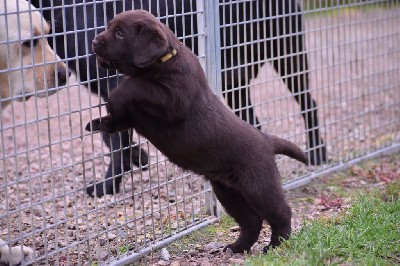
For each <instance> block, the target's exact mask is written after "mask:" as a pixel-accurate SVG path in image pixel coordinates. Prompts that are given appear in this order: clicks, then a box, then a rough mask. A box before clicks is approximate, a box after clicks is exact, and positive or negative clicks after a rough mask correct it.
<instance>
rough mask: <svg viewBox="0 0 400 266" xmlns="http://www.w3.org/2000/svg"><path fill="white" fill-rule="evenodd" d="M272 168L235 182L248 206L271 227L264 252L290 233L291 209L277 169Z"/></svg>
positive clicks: (278, 243)
mask: <svg viewBox="0 0 400 266" xmlns="http://www.w3.org/2000/svg"><path fill="white" fill-rule="evenodd" d="M272 168H275V169H268V168H267V167H266V168H265V170H266V171H260V173H263V175H260V176H246V178H242V179H240V180H239V182H237V184H236V185H237V187H238V188H239V187H240V188H241V192H242V194H243V197H244V198H245V199H246V201H247V202H248V203H249V206H251V208H253V209H254V211H255V212H256V213H257V214H258V215H259V216H260V217H261V218H262V219H263V220H266V221H267V222H268V224H269V225H270V227H271V231H272V234H271V242H270V244H269V245H268V246H266V247H264V250H263V251H264V252H267V250H268V249H270V248H274V247H277V246H279V245H280V244H281V242H282V241H283V240H286V239H288V238H289V237H290V234H291V218H292V211H291V209H290V206H289V205H288V204H287V203H286V200H285V196H284V193H283V189H282V186H281V184H280V175H279V172H278V169H277V168H276V166H275V167H272ZM254 172H257V171H254Z"/></svg>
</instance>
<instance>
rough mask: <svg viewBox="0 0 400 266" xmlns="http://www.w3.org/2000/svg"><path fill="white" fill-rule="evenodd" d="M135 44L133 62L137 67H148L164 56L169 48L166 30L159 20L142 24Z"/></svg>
mask: <svg viewBox="0 0 400 266" xmlns="http://www.w3.org/2000/svg"><path fill="white" fill-rule="evenodd" d="M138 32H139V33H138V35H137V37H136V40H135V41H134V45H133V50H132V52H133V63H134V64H135V65H136V66H137V67H141V68H144V67H147V66H149V65H151V64H153V63H154V62H155V61H156V60H157V59H159V58H160V57H162V56H163V55H164V54H165V53H166V51H167V49H168V40H167V36H166V34H165V32H164V31H163V29H162V28H161V26H160V24H159V23H157V22H155V21H154V22H153V21H152V22H150V23H149V24H142V25H141V26H140V29H138Z"/></svg>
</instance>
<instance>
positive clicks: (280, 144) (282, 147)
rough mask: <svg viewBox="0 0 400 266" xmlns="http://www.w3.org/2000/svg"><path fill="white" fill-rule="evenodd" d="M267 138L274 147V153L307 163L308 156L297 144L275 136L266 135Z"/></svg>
mask: <svg viewBox="0 0 400 266" xmlns="http://www.w3.org/2000/svg"><path fill="white" fill-rule="evenodd" d="M268 138H269V140H270V141H271V143H272V146H273V147H274V151H275V154H283V155H286V156H288V157H290V158H293V159H295V160H298V161H300V162H302V163H304V164H308V157H307V155H306V153H304V152H303V151H302V150H301V149H300V147H299V146H297V145H296V144H294V143H293V142H290V141H288V140H285V139H281V138H278V137H277V136H273V135H268Z"/></svg>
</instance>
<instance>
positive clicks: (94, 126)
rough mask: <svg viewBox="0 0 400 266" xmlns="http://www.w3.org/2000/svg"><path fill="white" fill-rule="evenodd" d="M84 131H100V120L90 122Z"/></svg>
mask: <svg viewBox="0 0 400 266" xmlns="http://www.w3.org/2000/svg"><path fill="white" fill-rule="evenodd" d="M85 130H86V131H89V132H93V131H99V130H100V118H96V119H93V120H92V121H91V122H89V123H87V125H86V127H85Z"/></svg>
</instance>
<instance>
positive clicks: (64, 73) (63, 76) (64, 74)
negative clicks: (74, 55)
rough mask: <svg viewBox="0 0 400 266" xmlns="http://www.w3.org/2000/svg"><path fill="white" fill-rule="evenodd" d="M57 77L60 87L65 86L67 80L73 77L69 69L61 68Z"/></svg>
mask: <svg viewBox="0 0 400 266" xmlns="http://www.w3.org/2000/svg"><path fill="white" fill-rule="evenodd" d="M57 75H58V83H59V85H65V84H66V83H67V79H68V78H69V77H70V76H71V71H69V70H68V68H61V69H60V68H59V69H58V70H57Z"/></svg>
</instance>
